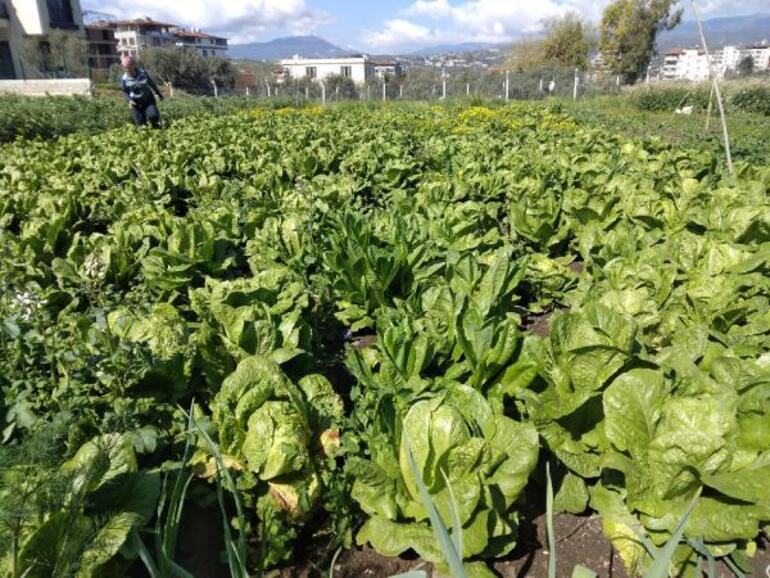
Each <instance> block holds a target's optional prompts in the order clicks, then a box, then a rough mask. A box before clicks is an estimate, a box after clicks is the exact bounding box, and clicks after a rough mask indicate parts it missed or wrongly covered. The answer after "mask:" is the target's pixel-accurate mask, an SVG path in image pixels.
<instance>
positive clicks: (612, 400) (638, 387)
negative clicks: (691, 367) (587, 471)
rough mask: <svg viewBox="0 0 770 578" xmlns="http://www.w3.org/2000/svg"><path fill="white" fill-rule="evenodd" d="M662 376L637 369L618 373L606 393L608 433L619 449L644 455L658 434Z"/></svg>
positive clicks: (661, 399) (661, 407) (662, 395)
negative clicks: (621, 373) (656, 428)
mask: <svg viewBox="0 0 770 578" xmlns="http://www.w3.org/2000/svg"><path fill="white" fill-rule="evenodd" d="M664 400H665V398H664V384H663V376H662V375H661V374H660V373H659V372H657V371H654V370H651V369H634V370H632V371H629V372H628V373H624V374H623V375H621V376H619V377H618V378H617V379H616V380H615V381H613V382H612V384H610V386H609V387H608V388H607V391H606V392H605V393H604V397H603V405H604V414H605V416H606V420H605V432H606V434H607V437H608V438H609V440H610V441H611V442H612V444H613V445H614V446H615V447H616V448H617V449H618V450H620V451H628V452H629V453H630V454H631V455H632V456H634V457H638V458H639V457H641V456H642V455H643V453H644V451H646V449H647V446H648V445H649V444H650V442H651V441H652V439H653V437H654V436H655V427H656V425H657V423H658V420H659V419H660V416H661V411H662V409H663V404H664Z"/></svg>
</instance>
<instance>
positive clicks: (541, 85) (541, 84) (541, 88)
mask: <svg viewBox="0 0 770 578" xmlns="http://www.w3.org/2000/svg"><path fill="white" fill-rule="evenodd" d="M539 90H540V94H543V77H542V76H541V77H540V89H539Z"/></svg>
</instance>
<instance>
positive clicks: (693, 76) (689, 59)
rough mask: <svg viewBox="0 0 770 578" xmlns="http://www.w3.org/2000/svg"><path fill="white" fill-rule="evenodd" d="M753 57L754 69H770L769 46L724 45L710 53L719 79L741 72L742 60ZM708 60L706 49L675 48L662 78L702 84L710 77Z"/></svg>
mask: <svg viewBox="0 0 770 578" xmlns="http://www.w3.org/2000/svg"><path fill="white" fill-rule="evenodd" d="M746 57H750V58H751V59H752V60H753V61H754V70H756V71H764V70H770V45H767V44H756V45H753V46H747V47H745V48H739V47H737V46H725V47H724V48H720V49H718V50H715V51H713V52H712V53H711V64H712V66H713V68H714V72H715V73H716V75H717V76H718V77H720V78H722V77H724V76H725V74H726V73H727V72H730V71H734V70H737V69H738V65H739V64H740V63H741V61H742V60H743V59H744V58H746ZM709 76H710V75H709V60H708V57H707V56H706V54H705V52H703V50H699V49H695V48H693V49H685V48H676V49H674V50H669V51H668V52H666V54H665V55H664V58H663V78H664V79H665V80H692V81H702V80H707V79H708V78H709Z"/></svg>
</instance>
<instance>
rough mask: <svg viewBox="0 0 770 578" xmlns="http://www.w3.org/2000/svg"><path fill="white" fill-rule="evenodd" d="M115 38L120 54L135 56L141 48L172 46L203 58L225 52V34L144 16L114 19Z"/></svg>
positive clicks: (222, 55) (222, 54)
mask: <svg viewBox="0 0 770 578" xmlns="http://www.w3.org/2000/svg"><path fill="white" fill-rule="evenodd" d="M116 26H117V28H116V31H115V38H116V39H117V42H118V52H119V53H120V55H121V56H123V55H126V54H130V55H132V56H139V54H140V53H141V52H142V50H144V49H145V48H149V47H156V48H168V47H172V46H177V47H184V48H191V49H193V50H195V51H197V52H198V53H199V54H200V55H201V56H203V57H204V58H209V57H211V56H221V57H223V58H224V57H225V56H226V55H227V38H223V37H221V36H214V35H213V34H206V33H205V32H203V31H201V30H200V29H199V28H193V29H192V30H187V29H185V28H182V27H181V26H177V25H176V24H169V23H166V22H157V21H155V20H153V19H152V18H149V17H148V16H145V17H144V18H135V19H133V20H121V21H119V22H117V23H116Z"/></svg>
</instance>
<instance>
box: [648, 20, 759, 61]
mask: <svg viewBox="0 0 770 578" xmlns="http://www.w3.org/2000/svg"><path fill="white" fill-rule="evenodd" d="M703 31H704V33H705V35H706V42H708V45H709V48H721V47H722V46H727V45H730V44H738V45H740V44H752V43H755V42H762V41H763V40H770V14H752V15H749V16H725V17H723V18H711V19H709V20H704V21H703ZM694 46H700V34H699V33H698V24H697V23H696V22H695V21H693V20H687V21H684V22H682V23H681V24H680V25H679V26H677V27H676V28H674V29H673V30H669V31H665V32H661V33H660V34H659V35H658V51H660V52H662V51H664V50H668V49H670V48H679V47H681V48H688V47H694Z"/></svg>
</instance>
